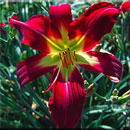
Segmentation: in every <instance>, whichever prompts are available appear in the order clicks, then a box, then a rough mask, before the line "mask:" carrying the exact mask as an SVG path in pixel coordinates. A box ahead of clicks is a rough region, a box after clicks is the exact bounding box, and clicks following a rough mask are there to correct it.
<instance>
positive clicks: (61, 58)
mask: <svg viewBox="0 0 130 130" xmlns="http://www.w3.org/2000/svg"><path fill="white" fill-rule="evenodd" d="M59 56H60V59H61V63H62V65H63V67H64V62H63V59H62V56H61V53H59Z"/></svg>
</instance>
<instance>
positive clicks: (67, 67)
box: [63, 52, 68, 68]
mask: <svg viewBox="0 0 130 130" xmlns="http://www.w3.org/2000/svg"><path fill="white" fill-rule="evenodd" d="M63 56H64V59H65V64H66V67H67V68H68V64H67V60H66V56H65V52H63Z"/></svg>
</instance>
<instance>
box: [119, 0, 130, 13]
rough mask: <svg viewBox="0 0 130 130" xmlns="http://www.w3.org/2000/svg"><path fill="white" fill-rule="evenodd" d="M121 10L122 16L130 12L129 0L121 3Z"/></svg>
mask: <svg viewBox="0 0 130 130" xmlns="http://www.w3.org/2000/svg"><path fill="white" fill-rule="evenodd" d="M121 10H122V11H123V13H124V14H125V13H126V12H128V11H129V10H130V0H128V1H126V2H123V3H122V4H121Z"/></svg>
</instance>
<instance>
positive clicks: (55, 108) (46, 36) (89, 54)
mask: <svg viewBox="0 0 130 130" xmlns="http://www.w3.org/2000/svg"><path fill="white" fill-rule="evenodd" d="M119 14H120V9H119V8H118V7H116V6H114V5H113V4H112V3H107V2H99V3H97V4H94V5H92V6H90V7H89V8H88V10H87V11H86V12H85V13H84V14H83V15H82V16H81V18H77V19H76V20H74V21H73V20H72V14H71V8H70V5H69V4H62V5H58V6H50V11H49V15H50V18H48V17H46V16H44V15H41V14H39V15H34V16H32V17H31V18H30V19H29V20H28V21H27V22H21V21H20V20H19V19H18V18H17V17H12V18H10V19H9V23H10V25H11V26H12V27H15V28H16V29H18V30H19V31H20V33H21V35H22V40H21V43H24V44H26V45H29V46H30V47H32V48H33V49H36V50H39V51H40V53H39V54H37V55H34V56H32V57H30V58H28V59H26V60H23V61H21V62H20V63H19V64H18V65H17V77H18V80H19V82H20V84H21V87H23V86H24V85H25V84H27V83H28V82H29V81H32V80H34V79H36V78H37V77H39V76H41V75H43V74H46V73H47V72H49V71H50V70H54V74H53V76H52V79H51V81H50V88H49V89H48V90H46V91H45V92H47V91H49V90H50V89H51V90H52V97H51V98H50V100H49V109H50V112H51V116H52V120H53V121H54V123H55V124H56V125H57V126H58V127H61V128H73V127H75V126H76V124H77V123H78V121H79V119H80V115H81V112H82V108H83V104H84V102H85V98H86V92H85V89H84V80H83V78H82V76H81V74H80V72H79V70H78V69H77V65H78V66H81V67H83V68H85V69H87V70H90V71H94V72H97V73H103V74H105V75H106V76H108V78H109V79H110V80H111V81H113V82H119V81H120V78H121V73H122V65H121V63H120V61H119V60H118V59H117V58H116V57H115V56H113V55H111V54H108V53H103V52H95V51H92V49H93V48H94V47H95V46H96V45H97V44H100V42H101V38H102V36H103V35H105V34H106V33H109V32H110V31H111V29H112V27H113V25H114V24H115V22H116V20H117V18H118V15H119Z"/></svg>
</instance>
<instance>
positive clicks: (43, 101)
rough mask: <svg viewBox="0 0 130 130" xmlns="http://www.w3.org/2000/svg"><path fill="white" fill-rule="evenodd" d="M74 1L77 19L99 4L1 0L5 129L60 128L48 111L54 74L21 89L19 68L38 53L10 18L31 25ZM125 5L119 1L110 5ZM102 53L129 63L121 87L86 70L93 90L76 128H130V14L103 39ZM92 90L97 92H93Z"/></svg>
mask: <svg viewBox="0 0 130 130" xmlns="http://www.w3.org/2000/svg"><path fill="white" fill-rule="evenodd" d="M67 2H68V3H70V5H71V8H72V15H73V18H78V17H80V16H81V15H82V13H83V12H84V11H85V10H86V9H87V8H88V7H89V6H90V5H91V4H93V3H95V2H98V0H95V1H93V0H89V1H87V0H86V1H85V0H84V1H79V0H75V1H74V0H73V1H72V0H71V1H68V0H64V1H63V0H58V1H56V0H43V1H42V0H40V1H38V0H35V1H32V0H30V1H23V0H21V1H18V0H12V1H10V0H0V23H7V24H6V26H5V27H3V28H2V29H3V30H5V31H6V33H7V35H4V34H1V36H0V128H56V126H55V124H54V123H53V122H52V120H51V116H50V112H49V110H48V106H47V104H48V101H49V97H51V94H52V93H51V91H49V92H48V93H45V94H43V93H42V91H43V90H46V89H47V88H48V87H49V80H50V76H51V75H52V73H51V72H50V73H48V74H46V75H43V76H42V77H40V78H38V79H36V80H34V81H32V82H30V83H28V84H27V85H25V87H24V88H23V89H22V90H21V89H20V85H19V83H18V80H17V76H16V65H17V64H18V63H19V62H20V61H21V60H23V59H26V58H28V57H30V56H32V55H34V54H36V53H38V51H35V50H33V49H31V48H30V47H29V46H26V45H24V44H21V43H20V40H21V36H20V34H19V32H18V31H17V30H16V29H14V28H11V27H10V26H9V24H8V19H9V18H10V17H11V16H13V15H16V16H17V17H19V18H20V19H21V21H27V20H28V19H29V17H31V16H32V15H35V14H44V15H46V16H49V14H48V12H49V6H50V5H57V4H61V3H67ZM110 2H112V3H114V4H115V5H117V6H119V7H120V5H121V2H119V1H114V0H113V1H110ZM101 47H102V49H104V50H106V51H109V52H111V53H113V54H114V55H115V56H116V57H117V58H118V59H119V60H120V61H121V62H122V65H123V73H122V78H121V81H120V83H112V82H111V81H110V80H109V79H108V78H107V77H106V76H104V75H103V74H97V73H93V72H90V71H87V70H84V69H82V68H80V72H81V74H82V76H83V78H84V83H85V89H86V91H87V92H89V94H88V97H87V99H86V102H85V105H84V108H83V112H82V115H81V119H80V122H79V123H78V125H77V126H76V128H103V129H117V128H122V129H123V128H130V11H129V12H127V13H126V14H125V15H124V14H123V13H121V15H120V16H119V18H118V21H117V23H116V24H115V25H114V27H113V30H112V32H111V33H110V34H107V35H105V36H104V37H103V39H102V42H101ZM90 88H91V92H90Z"/></svg>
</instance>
